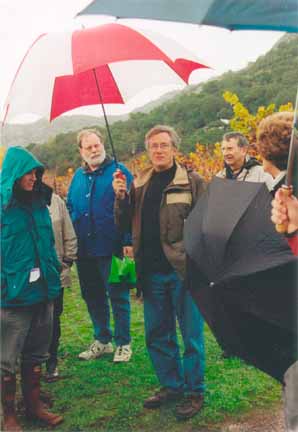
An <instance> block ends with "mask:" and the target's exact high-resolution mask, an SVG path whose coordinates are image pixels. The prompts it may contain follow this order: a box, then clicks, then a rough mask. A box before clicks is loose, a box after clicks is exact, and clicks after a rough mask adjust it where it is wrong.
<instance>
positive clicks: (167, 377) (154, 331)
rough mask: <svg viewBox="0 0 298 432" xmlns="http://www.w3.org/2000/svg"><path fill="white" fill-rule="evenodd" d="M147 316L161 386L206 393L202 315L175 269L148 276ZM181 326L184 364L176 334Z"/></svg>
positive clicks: (150, 346)
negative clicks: (177, 326) (167, 272)
mask: <svg viewBox="0 0 298 432" xmlns="http://www.w3.org/2000/svg"><path fill="white" fill-rule="evenodd" d="M143 292H144V317H145V337H146V345H147V349H148V352H149V355H150V358H151V361H152V363H153V367H154V369H155V372H156V374H157V377H158V379H159V382H160V385H161V386H162V387H167V388H171V389H172V390H176V391H181V392H185V393H203V392H204V389H205V386H204V371H205V348H204V335H203V326H204V322H203V318H202V316H201V314H200V312H199V310H198V308H197V307H196V305H195V304H194V302H193V300H192V298H191V296H190V294H189V292H188V291H187V290H186V289H185V287H184V285H183V283H182V281H181V279H180V278H179V276H178V275H177V273H176V272H174V271H173V272H172V273H169V274H161V273H153V274H150V275H148V276H147V277H146V278H145V283H144V287H143ZM176 318H177V319H178V323H179V326H180V330H181V334H182V338H183V342H184V353H183V363H182V361H181V357H180V350H179V345H178V340H177V333H176Z"/></svg>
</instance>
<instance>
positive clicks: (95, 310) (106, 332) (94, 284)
mask: <svg viewBox="0 0 298 432" xmlns="http://www.w3.org/2000/svg"><path fill="white" fill-rule="evenodd" d="M77 268H78V275H79V280H80V286H81V293H82V297H83V299H84V300H85V302H86V305H87V308H88V312H89V315H90V318H91V321H92V324H93V328H94V338H95V339H97V340H98V341H100V342H101V343H103V344H107V343H108V342H111V340H112V331H111V328H110V307H109V300H110V302H111V306H112V311H113V317H114V324H115V331H114V339H115V343H116V345H117V346H120V345H127V344H129V343H130V294H129V288H128V286H127V284H109V283H108V279H109V275H110V268H111V257H97V258H90V259H81V258H80V259H78V261H77Z"/></svg>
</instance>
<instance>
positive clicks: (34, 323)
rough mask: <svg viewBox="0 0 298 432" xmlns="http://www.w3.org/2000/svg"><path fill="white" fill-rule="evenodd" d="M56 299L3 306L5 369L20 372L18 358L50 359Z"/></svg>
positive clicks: (25, 360) (29, 360)
mask: <svg viewBox="0 0 298 432" xmlns="http://www.w3.org/2000/svg"><path fill="white" fill-rule="evenodd" d="M52 318H53V302H49V303H41V304H36V305H33V306H24V307H13V308H5V309H1V351H0V354H1V356H0V358H1V371H2V373H5V374H6V373H12V374H14V373H16V366H17V360H18V359H19V358H20V359H21V362H22V363H26V364H34V365H37V364H41V363H43V362H44V361H46V360H47V359H48V350H49V344H50V340H51V334H52Z"/></svg>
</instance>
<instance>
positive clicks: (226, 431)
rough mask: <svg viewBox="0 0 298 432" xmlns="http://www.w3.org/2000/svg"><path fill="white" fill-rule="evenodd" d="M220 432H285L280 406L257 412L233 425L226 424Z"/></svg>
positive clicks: (234, 422)
mask: <svg viewBox="0 0 298 432" xmlns="http://www.w3.org/2000/svg"><path fill="white" fill-rule="evenodd" d="M220 432H285V426H284V415H283V409H282V405H279V406H278V407H276V408H273V409H272V410H268V409H267V410H264V411H263V410H262V411H261V410H258V411H254V412H253V413H250V414H249V415H246V416H244V417H243V418H242V419H241V420H240V419H239V421H233V423H230V422H226V423H224V424H223V425H222V427H221V429H220Z"/></svg>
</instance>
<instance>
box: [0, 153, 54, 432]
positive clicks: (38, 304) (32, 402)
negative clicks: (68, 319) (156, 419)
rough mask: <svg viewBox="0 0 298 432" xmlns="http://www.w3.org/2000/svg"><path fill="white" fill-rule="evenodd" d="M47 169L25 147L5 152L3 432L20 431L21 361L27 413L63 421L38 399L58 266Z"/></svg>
mask: <svg viewBox="0 0 298 432" xmlns="http://www.w3.org/2000/svg"><path fill="white" fill-rule="evenodd" d="M42 173H43V166H42V165H41V164H40V162H38V160H37V159H35V157H34V156H33V155H31V153H29V152H28V151H26V150H25V149H23V148H21V147H12V148H10V149H9V150H8V151H7V154H6V157H5V159H4V161H3V168H2V173H1V257H2V263H1V264H2V268H1V387H2V388H1V399H2V409H3V420H4V424H3V429H2V430H4V431H20V430H21V427H20V425H19V424H18V421H17V418H16V414H15V408H14V403H15V394H16V365H17V361H18V359H19V358H20V360H21V378H22V380H21V381H22V391H23V397H24V404H25V408H26V414H27V415H28V416H29V417H30V418H35V419H38V420H42V421H43V422H44V423H46V424H47V425H48V426H56V425H57V424H59V423H60V422H61V421H62V417H61V416H59V415H56V414H53V413H50V412H49V411H47V409H46V408H45V407H44V405H43V404H42V402H41V401H40V377H41V364H42V363H43V362H44V361H46V360H47V358H48V349H49V345H50V342H51V336H52V314H53V300H54V299H55V298H56V297H57V296H59V294H60V290H61V287H60V278H59V273H60V264H59V262H58V259H57V255H56V252H55V247H54V236H53V231H52V224H51V219H50V216H49V211H48V209H47V204H48V203H49V199H50V190H49V189H48V188H47V187H46V186H45V185H43V184H42V183H41V176H42Z"/></svg>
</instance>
